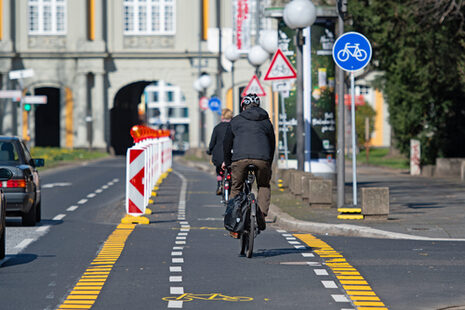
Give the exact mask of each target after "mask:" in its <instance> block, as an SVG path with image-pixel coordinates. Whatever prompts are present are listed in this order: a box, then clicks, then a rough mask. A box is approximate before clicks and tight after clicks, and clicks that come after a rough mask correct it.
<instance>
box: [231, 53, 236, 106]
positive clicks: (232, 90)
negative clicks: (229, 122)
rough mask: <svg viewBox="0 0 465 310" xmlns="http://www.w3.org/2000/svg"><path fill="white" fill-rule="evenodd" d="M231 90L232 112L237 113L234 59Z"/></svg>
mask: <svg viewBox="0 0 465 310" xmlns="http://www.w3.org/2000/svg"><path fill="white" fill-rule="evenodd" d="M231 84H232V85H231V92H232V110H233V111H232V112H233V115H235V113H236V98H235V97H236V96H235V94H234V61H232V62H231Z"/></svg>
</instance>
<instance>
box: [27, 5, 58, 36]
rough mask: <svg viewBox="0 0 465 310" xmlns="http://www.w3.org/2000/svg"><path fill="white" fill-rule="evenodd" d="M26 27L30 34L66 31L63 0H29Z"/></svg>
mask: <svg viewBox="0 0 465 310" xmlns="http://www.w3.org/2000/svg"><path fill="white" fill-rule="evenodd" d="M28 23H29V24H28V27H29V34H32V35H42V34H45V35H64V34H65V33H66V1H65V0H29V2H28Z"/></svg>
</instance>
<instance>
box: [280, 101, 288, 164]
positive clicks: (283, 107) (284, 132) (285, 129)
mask: <svg viewBox="0 0 465 310" xmlns="http://www.w3.org/2000/svg"><path fill="white" fill-rule="evenodd" d="M280 97H281V113H282V115H284V118H283V119H282V120H281V121H282V122H283V126H282V129H283V142H284V159H285V160H286V169H287V168H289V158H288V152H289V150H288V148H287V127H286V125H285V124H286V107H285V105H284V96H283V93H282V92H281V95H280Z"/></svg>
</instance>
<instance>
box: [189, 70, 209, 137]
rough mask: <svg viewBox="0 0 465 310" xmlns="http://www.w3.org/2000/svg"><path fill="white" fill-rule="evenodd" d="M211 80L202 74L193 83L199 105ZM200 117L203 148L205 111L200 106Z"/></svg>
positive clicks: (206, 74)
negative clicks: (197, 93) (197, 94)
mask: <svg viewBox="0 0 465 310" xmlns="http://www.w3.org/2000/svg"><path fill="white" fill-rule="evenodd" d="M211 83H212V79H211V77H210V75H208V73H205V72H202V73H201V74H200V76H199V78H198V79H197V80H195V81H194V85H193V86H194V89H195V90H196V91H198V92H199V104H200V99H201V98H202V97H203V96H205V91H206V90H207V88H208V87H210V85H211ZM199 110H200V117H199V127H200V139H199V140H200V143H199V144H200V146H205V145H206V144H205V111H203V110H202V109H201V108H200V106H199Z"/></svg>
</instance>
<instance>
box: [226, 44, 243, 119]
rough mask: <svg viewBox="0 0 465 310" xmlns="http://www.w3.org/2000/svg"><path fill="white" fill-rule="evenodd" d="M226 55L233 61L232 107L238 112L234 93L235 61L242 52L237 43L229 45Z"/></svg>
mask: <svg viewBox="0 0 465 310" xmlns="http://www.w3.org/2000/svg"><path fill="white" fill-rule="evenodd" d="M224 56H225V57H226V59H228V60H229V61H230V62H231V90H232V107H233V114H235V113H236V111H235V109H236V99H235V94H234V86H235V85H234V62H236V60H238V59H239V57H240V54H239V51H238V49H237V47H236V45H234V44H231V45H229V46H228V47H227V48H226V50H225V51H224Z"/></svg>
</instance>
